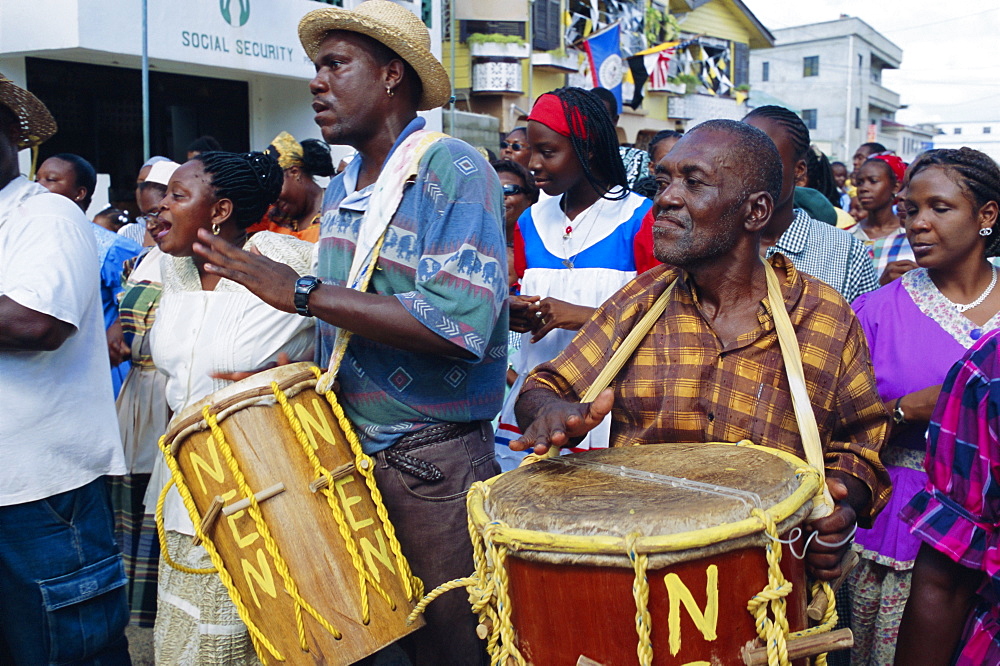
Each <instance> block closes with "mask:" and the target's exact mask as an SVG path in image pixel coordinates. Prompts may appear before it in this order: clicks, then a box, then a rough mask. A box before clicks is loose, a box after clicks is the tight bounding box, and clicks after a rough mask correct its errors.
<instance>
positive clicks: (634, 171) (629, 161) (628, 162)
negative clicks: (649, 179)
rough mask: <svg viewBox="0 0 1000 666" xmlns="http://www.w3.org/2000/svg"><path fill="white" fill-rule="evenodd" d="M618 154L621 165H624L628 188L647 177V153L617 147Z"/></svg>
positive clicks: (636, 149)
mask: <svg viewBox="0 0 1000 666" xmlns="http://www.w3.org/2000/svg"><path fill="white" fill-rule="evenodd" d="M618 152H619V154H621V156H622V164H624V165H625V177H626V179H627V180H628V186H629V187H632V186H633V185H635V181H637V180H639V179H640V178H642V177H643V176H648V175H649V153H648V152H646V151H645V150H640V149H638V148H628V147H626V146H619V147H618Z"/></svg>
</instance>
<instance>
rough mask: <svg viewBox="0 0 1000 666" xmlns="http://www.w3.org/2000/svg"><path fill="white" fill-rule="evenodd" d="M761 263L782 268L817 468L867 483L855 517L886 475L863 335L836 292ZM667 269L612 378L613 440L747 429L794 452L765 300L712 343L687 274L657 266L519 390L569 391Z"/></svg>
mask: <svg viewBox="0 0 1000 666" xmlns="http://www.w3.org/2000/svg"><path fill="white" fill-rule="evenodd" d="M828 228H830V227H828ZM770 263H771V265H772V266H774V267H775V268H776V269H778V273H779V275H784V280H782V283H783V284H782V293H783V295H784V298H785V307H786V309H787V310H788V314H789V317H790V318H791V321H792V325H793V326H794V327H795V331H796V337H797V338H798V343H799V346H800V348H801V355H802V363H803V366H804V370H805V377H806V384H807V387H808V389H809V394H810V397H811V398H812V407H813V411H814V412H815V414H816V420H817V422H818V425H819V430H820V437H821V440H822V443H823V447H824V451H825V457H826V464H827V469H828V470H838V471H842V472H845V473H847V474H850V475H852V476H854V477H857V478H858V479H860V480H861V481H862V482H864V483H865V484H866V485H867V486H868V487H869V488H870V489H871V491H872V498H873V501H872V503H871V506H870V507H869V510H868V512H867V514H866V515H864V516H860V517H859V518H860V519H861V520H860V521H861V522H862V523H866V522H868V521H870V520H871V519H872V518H873V517H874V516H875V514H877V513H878V511H879V510H880V509H881V508H882V506H883V505H884V504H885V502H886V501H887V500H888V497H889V492H890V482H889V477H888V475H887V473H886V471H885V468H884V467H883V466H882V463H881V461H880V459H879V452H880V451H881V449H882V445H883V443H884V441H885V437H886V429H887V425H888V420H889V416H888V414H887V413H886V410H885V407H884V406H883V404H882V401H881V399H880V398H879V395H878V391H877V390H876V386H875V377H874V376H873V375H872V366H871V360H870V359H869V356H868V347H867V345H866V343H865V338H864V334H863V333H862V332H861V329H860V327H859V325H858V321H857V319H856V318H855V317H854V313H853V312H852V311H851V308H850V306H848V305H847V303H845V302H844V300H843V299H842V298H840V296H838V295H837V293H836V292H834V291H833V290H832V289H830V288H829V287H828V286H826V285H825V284H822V283H820V282H819V281H818V280H813V279H811V278H809V277H807V276H804V275H801V274H800V273H799V272H798V271H797V270H796V269H795V267H794V266H793V265H792V264H791V262H789V261H787V260H786V259H785V258H784V257H782V256H780V255H778V256H775V257H773V258H772V259H771V260H770ZM675 279H680V280H681V282H679V283H678V285H677V288H675V289H674V290H673V293H672V294H671V296H670V302H669V303H668V304H667V308H666V311H665V312H664V314H663V315H662V316H661V317H660V318H659V319H658V320H657V321H656V323H655V324H654V325H653V328H652V330H651V331H650V332H649V333H648V334H647V335H646V337H645V338H644V339H643V340H642V341H641V342H640V343H639V346H638V348H637V349H636V351H635V353H634V354H633V356H632V358H631V359H630V360H629V361H628V363H627V364H626V365H625V367H624V368H623V370H622V371H621V372H620V373H619V375H618V377H617V378H616V379H615V381H613V382H612V384H611V386H612V388H613V389H614V391H615V403H614V408H613V410H612V415H611V416H612V425H611V444H612V446H625V445H630V444H635V443H640V444H646V443H654V442H718V441H722V442H735V441H739V440H742V439H749V440H751V441H753V442H754V443H755V444H760V445H763V446H769V447H773V448H777V449H781V450H783V451H788V452H790V453H793V454H795V455H797V456H800V457H803V458H804V457H805V452H804V451H803V449H802V446H801V444H800V438H799V434H798V426H797V425H796V421H795V415H794V412H793V410H792V402H791V394H790V392H789V388H788V378H787V376H786V374H785V370H784V363H783V362H782V358H781V350H780V348H779V346H778V340H777V334H776V333H775V329H774V320H773V318H772V316H771V312H770V304H769V303H768V301H767V299H766V298H765V299H764V300H763V301H762V302H761V304H760V307H759V309H758V311H757V319H758V323H759V326H757V327H756V328H754V329H753V330H751V331H748V332H746V333H744V334H743V335H741V336H740V337H739V338H737V339H736V340H735V341H734V342H732V343H730V344H729V345H728V346H723V344H722V342H721V341H720V340H719V338H718V337H717V336H716V334H715V332H714V331H713V330H712V328H711V326H709V325H708V324H707V323H706V319H705V317H704V315H703V314H702V312H701V307H700V305H699V304H698V300H697V295H696V293H695V291H694V290H693V283H692V282H691V278H690V276H688V275H687V274H686V273H684V272H679V271H678V270H677V269H670V268H667V267H666V266H661V267H658V268H654V269H652V270H650V271H648V272H646V273H644V274H642V275H640V276H639V277H638V278H636V279H635V280H633V281H632V282H630V283H629V284H628V285H626V286H625V287H624V288H623V289H622V290H621V291H619V292H618V294H616V295H615V296H613V297H612V298H611V299H609V300H608V301H607V302H606V303H605V304H604V305H603V306H602V307H601V308H600V309H599V310H598V311H597V312H596V313H595V314H594V316H593V318H592V319H591V320H590V321H589V322H588V323H587V324H585V325H584V327H583V328H582V329H580V333H579V335H577V337H576V338H575V339H574V340H573V342H572V343H571V344H570V346H569V347H567V348H566V350H565V351H564V352H563V353H561V354H560V355H559V356H557V357H556V358H555V359H554V360H553V361H551V362H549V363H544V364H542V365H540V366H539V367H538V368H536V369H535V371H534V372H533V374H532V375H531V376H530V377H529V378H528V380H527V381H526V382H525V388H524V390H525V391H528V390H531V389H538V388H542V389H547V390H550V391H553V392H555V393H556V394H557V395H559V396H560V397H562V398H565V399H567V400H579V396H580V395H582V394H583V392H584V391H585V390H586V388H587V387H589V386H590V385H591V384H592V383H593V382H594V380H595V379H596V378H597V375H598V373H599V372H600V370H601V367H602V366H603V365H604V363H605V362H606V360H607V357H608V356H609V354H610V350H612V349H615V348H617V347H618V345H619V344H621V342H622V340H623V339H624V338H625V336H626V335H628V333H629V331H631V330H632V328H633V327H634V326H635V325H636V324H637V323H638V322H639V320H640V319H641V318H642V315H643V314H644V313H645V312H646V311H647V310H648V309H649V308H650V306H652V304H653V302H654V301H655V300H656V299H657V297H659V295H660V294H661V293H663V291H664V290H665V289H666V288H667V286H668V285H669V284H670V283H671V282H673V281H674V280H675Z"/></svg>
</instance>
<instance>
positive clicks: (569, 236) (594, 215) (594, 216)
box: [559, 198, 606, 269]
mask: <svg viewBox="0 0 1000 666" xmlns="http://www.w3.org/2000/svg"><path fill="white" fill-rule="evenodd" d="M564 201H565V199H564ZM605 201H606V199H604V198H602V199H600V200H599V201H597V202H596V203H594V205H592V206H591V207H590V208H588V209H587V210H586V211H584V212H583V214H581V215H578V216H577V220H575V221H576V230H577V231H579V230H580V228H581V227H582V226H583V223H584V222H585V221H587V220H588V219H589V220H590V222H591V224H590V226H589V227H588V228H587V234H586V235H585V236H584V237H583V242H582V243H581V244H580V249H579V250H577V251H576V254H574V255H572V256H569V255H570V252H571V250H568V249H566V245H567V241H571V240H573V231H574V228H573V225H572V224H567V225H566V229H565V230H564V231H563V254H565V255H566V258H565V259H563V260H562V265H563V266H565V267H566V268H570V269H572V268H576V264H575V263H574V262H575V261H576V258H577V257H579V256H580V253H581V252H583V251H584V249H586V247H587V240H588V239H589V238H590V232H591V231H593V230H594V227H595V226H597V220H599V219H600V208H603V206H604V202H605ZM559 207H560V209H561V208H562V202H560V206H559ZM563 215H566V211H565V210H563ZM567 217H568V216H567Z"/></svg>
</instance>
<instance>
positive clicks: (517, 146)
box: [500, 141, 527, 153]
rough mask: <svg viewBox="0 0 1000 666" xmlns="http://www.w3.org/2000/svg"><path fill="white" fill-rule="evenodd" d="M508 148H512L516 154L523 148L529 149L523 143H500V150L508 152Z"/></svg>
mask: <svg viewBox="0 0 1000 666" xmlns="http://www.w3.org/2000/svg"><path fill="white" fill-rule="evenodd" d="M508 148H510V149H511V150H513V151H514V152H515V153H516V152H518V151H519V150H521V149H522V148H527V146H526V145H524V144H523V143H517V142H516V141H515V142H513V143H507V142H506V141H501V142H500V150H507V149H508Z"/></svg>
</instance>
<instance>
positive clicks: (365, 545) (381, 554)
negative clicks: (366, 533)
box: [361, 528, 396, 583]
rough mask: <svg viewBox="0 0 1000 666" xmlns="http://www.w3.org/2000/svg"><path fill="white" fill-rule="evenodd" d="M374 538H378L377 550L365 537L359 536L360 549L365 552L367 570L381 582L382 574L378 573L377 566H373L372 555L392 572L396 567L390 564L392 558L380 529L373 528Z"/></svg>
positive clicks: (394, 571)
mask: <svg viewBox="0 0 1000 666" xmlns="http://www.w3.org/2000/svg"><path fill="white" fill-rule="evenodd" d="M375 538H376V540H378V550H376V549H375V547H374V546H372V542H371V541H369V540H368V539H367V538H366V537H361V550H362V552H364V554H365V561H366V562H367V563H368V570H369V571H371V572H372V575H373V576H375V580H376V581H377V582H379V583H381V582H382V576H381V575H380V574H379V571H378V568H377V567H376V566H375V562H374V561H373V560H372V557H373V556H374V557H375V559H377V560H378V561H379V562H381V563H382V564H384V565H385V568H386V569H388V570H389V571H391V572H392V573H393V574H395V573H396V567H394V566H392V558H391V557H390V556H389V549H388V548H387V547H386V542H385V536H384V535H383V534H382V530H381V528H380V529H377V530H375Z"/></svg>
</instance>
